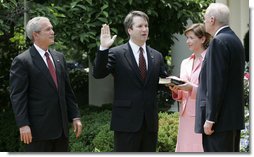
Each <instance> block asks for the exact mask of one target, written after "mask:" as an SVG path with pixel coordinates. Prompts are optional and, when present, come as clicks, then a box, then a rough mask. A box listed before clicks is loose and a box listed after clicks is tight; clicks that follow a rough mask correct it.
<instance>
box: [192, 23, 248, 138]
mask: <svg viewBox="0 0 254 157" xmlns="http://www.w3.org/2000/svg"><path fill="white" fill-rule="evenodd" d="M244 65H245V62H244V48H243V46H242V43H241V41H240V40H239V38H238V37H237V36H236V35H235V33H234V32H233V31H232V30H231V29H230V28H229V27H226V28H223V29H222V30H220V32H219V33H218V34H217V36H216V37H215V38H214V39H213V40H212V42H211V43H210V45H209V48H208V50H207V53H206V56H205V59H204V61H203V66H202V69H201V72H200V78H199V81H200V82H199V87H198V92H197V101H196V124H195V132H197V133H204V131H203V125H204V123H205V120H210V121H214V122H215V124H214V130H215V132H219V131H230V130H240V129H243V128H244V99H243V77H244Z"/></svg>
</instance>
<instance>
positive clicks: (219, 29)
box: [214, 25, 229, 36]
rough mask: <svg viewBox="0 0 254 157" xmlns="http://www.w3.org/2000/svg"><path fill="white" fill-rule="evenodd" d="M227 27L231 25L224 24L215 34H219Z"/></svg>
mask: <svg viewBox="0 0 254 157" xmlns="http://www.w3.org/2000/svg"><path fill="white" fill-rule="evenodd" d="M227 27H229V25H226V26H222V27H221V28H219V29H218V30H217V31H216V32H215V34H214V36H217V34H218V33H219V31H221V30H222V29H224V28H227Z"/></svg>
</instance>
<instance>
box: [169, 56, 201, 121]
mask: <svg viewBox="0 0 254 157" xmlns="http://www.w3.org/2000/svg"><path fill="white" fill-rule="evenodd" d="M205 53H206V51H204V52H203V53H202V54H201V55H202V59H201V60H200V61H199V64H197V66H196V67H194V68H192V67H193V61H194V57H195V55H194V54H192V55H191V56H190V57H189V58H186V59H184V60H183V61H182V63H181V70H180V78H181V79H183V80H185V81H188V82H190V83H191V84H192V85H193V88H192V91H191V92H187V91H183V90H178V92H177V93H175V92H172V98H173V99H174V100H176V101H179V102H180V111H179V114H180V115H183V114H186V115H188V116H195V105H196V94H197V88H198V84H199V82H198V77H199V73H200V70H201V67H202V62H203V59H204V57H205Z"/></svg>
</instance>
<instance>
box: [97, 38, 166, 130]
mask: <svg viewBox="0 0 254 157" xmlns="http://www.w3.org/2000/svg"><path fill="white" fill-rule="evenodd" d="M146 51H147V58H148V72H147V77H146V80H145V81H142V79H141V75H140V73H139V68H138V65H137V63H136V61H135V58H134V55H133V52H132V49H131V47H130V45H129V43H126V44H124V45H120V46H117V47H114V48H111V49H109V50H105V51H99V52H98V53H97V56H96V58H95V64H94V68H93V76H94V77H95V78H104V77H106V76H107V75H108V74H110V73H111V74H112V75H113V77H114V102H113V107H112V119H111V129H112V130H115V131H123V132H135V131H137V130H139V129H140V128H141V125H142V123H143V119H144V117H145V120H146V124H147V127H148V130H150V131H154V132H156V131H157V130H158V113H157V109H158V107H157V104H156V94H157V87H158V82H159V76H161V77H166V76H167V72H166V70H165V67H164V60H163V57H162V55H161V53H159V52H158V51H156V50H154V49H152V48H150V47H147V48H146Z"/></svg>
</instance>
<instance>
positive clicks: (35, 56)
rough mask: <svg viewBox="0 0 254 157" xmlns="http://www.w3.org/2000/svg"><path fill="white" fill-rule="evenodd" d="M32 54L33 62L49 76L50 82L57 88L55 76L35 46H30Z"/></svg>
mask: <svg viewBox="0 0 254 157" xmlns="http://www.w3.org/2000/svg"><path fill="white" fill-rule="evenodd" d="M30 54H31V56H32V59H33V64H34V65H35V66H36V67H37V68H38V69H39V70H40V71H41V72H42V73H43V75H44V76H45V77H46V78H47V80H48V81H49V83H50V84H51V85H52V86H53V87H54V88H56V86H55V83H54V81H53V78H52V77H51V75H50V72H49V70H48V67H47V65H46V64H45V62H44V60H43V59H42V58H41V56H40V54H39V52H38V51H37V50H36V48H35V47H34V46H32V47H31V48H30Z"/></svg>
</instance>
